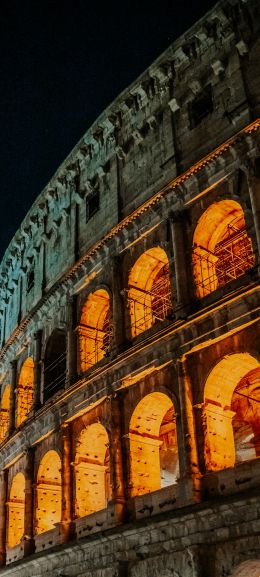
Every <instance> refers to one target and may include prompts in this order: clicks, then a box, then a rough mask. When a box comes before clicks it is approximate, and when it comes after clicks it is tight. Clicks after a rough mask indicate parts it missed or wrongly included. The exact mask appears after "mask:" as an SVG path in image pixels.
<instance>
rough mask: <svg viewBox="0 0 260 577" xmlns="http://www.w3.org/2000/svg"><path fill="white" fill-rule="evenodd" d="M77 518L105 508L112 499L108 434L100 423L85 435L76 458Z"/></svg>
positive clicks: (79, 444)
mask: <svg viewBox="0 0 260 577" xmlns="http://www.w3.org/2000/svg"><path fill="white" fill-rule="evenodd" d="M75 483H76V507H75V509H76V511H75V512H76V516H77V517H84V516H85V515H90V514H91V513H94V512H95V511H100V510H101V509H105V507H106V506H107V502H108V500H109V499H110V497H111V486H110V461H109V440H108V434H107V431H106V429H105V427H103V425H101V424H100V423H93V424H92V425H89V426H88V427H86V428H85V429H83V431H82V432H81V434H80V436H79V439H78V441H77V445H76V456H75Z"/></svg>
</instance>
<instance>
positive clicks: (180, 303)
mask: <svg viewBox="0 0 260 577" xmlns="http://www.w3.org/2000/svg"><path fill="white" fill-rule="evenodd" d="M185 224H186V217H185V213H184V211H179V212H177V213H174V214H173V215H171V217H170V230H171V238H172V244H173V253H174V265H175V281H176V293H177V303H176V305H177V306H176V316H177V318H183V317H185V316H186V315H187V310H186V309H187V305H188V303H189V291H188V287H189V282H188V278H187V264H186V254H185V238H184V227H185Z"/></svg>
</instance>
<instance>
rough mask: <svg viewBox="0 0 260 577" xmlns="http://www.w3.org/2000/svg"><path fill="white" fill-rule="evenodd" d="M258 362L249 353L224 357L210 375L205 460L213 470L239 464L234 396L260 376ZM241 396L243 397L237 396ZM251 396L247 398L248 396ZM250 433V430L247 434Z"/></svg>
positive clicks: (205, 390)
mask: <svg viewBox="0 0 260 577" xmlns="http://www.w3.org/2000/svg"><path fill="white" fill-rule="evenodd" d="M259 368H260V365H259V362H258V360H257V359H255V358H254V357H253V356H252V355H250V354H249V353H234V354H231V355H227V356H225V357H224V358H222V359H221V360H220V361H219V362H218V363H217V364H216V365H215V367H214V368H213V369H212V371H211V372H210V374H209V376H208V378H207V380H206V384H205V388H204V415H205V425H206V436H205V460H206V466H207V468H208V469H210V470H219V469H224V468H227V467H233V466H234V464H235V461H236V447H235V442H234V431H233V419H234V417H235V416H236V412H235V411H234V404H233V405H232V399H233V395H234V393H235V392H236V391H239V388H240V387H241V386H242V385H243V383H244V382H247V381H248V378H249V377H250V375H252V374H253V375H255V371H257V373H258V374H259ZM238 396H240V395H238ZM247 397H248V395H247ZM246 434H248V431H247V432H246Z"/></svg>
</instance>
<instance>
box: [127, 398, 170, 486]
mask: <svg viewBox="0 0 260 577" xmlns="http://www.w3.org/2000/svg"><path fill="white" fill-rule="evenodd" d="M129 451H130V485H131V495H132V496H135V495H142V494H145V493H150V492H152V491H157V490H158V489H160V488H162V487H165V486H168V485H172V484H174V483H176V481H177V478H178V475H179V459H178V444H177V431H176V418H175V411H174V406H173V403H172V401H171V399H170V398H169V397H168V396H167V395H166V394H164V393H160V392H154V393H150V394H148V395H146V396H145V397H144V398H143V399H142V400H141V401H140V402H139V403H138V405H137V407H136V408H135V410H134V412H133V414H132V417H131V420H130V431H129Z"/></svg>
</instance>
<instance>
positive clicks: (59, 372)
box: [43, 329, 67, 401]
mask: <svg viewBox="0 0 260 577" xmlns="http://www.w3.org/2000/svg"><path fill="white" fill-rule="evenodd" d="M66 350H67V345H66V331H65V330H64V329H54V331H53V332H52V333H51V335H50V337H49V338H48V341H47V345H46V351H45V356H44V388H43V400H44V401H47V399H50V398H51V397H52V396H53V395H54V394H55V393H57V392H58V391H60V390H61V389H62V388H63V387H64V384H65V380H66Z"/></svg>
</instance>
